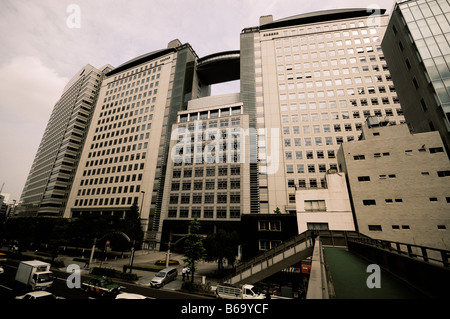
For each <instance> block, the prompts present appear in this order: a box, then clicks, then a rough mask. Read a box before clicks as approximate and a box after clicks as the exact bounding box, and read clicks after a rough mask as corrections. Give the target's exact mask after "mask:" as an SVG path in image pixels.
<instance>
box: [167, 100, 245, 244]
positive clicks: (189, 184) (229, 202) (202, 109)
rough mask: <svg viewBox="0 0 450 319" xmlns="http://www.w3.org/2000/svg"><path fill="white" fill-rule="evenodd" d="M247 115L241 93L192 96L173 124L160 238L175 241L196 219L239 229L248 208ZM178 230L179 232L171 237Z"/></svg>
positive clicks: (205, 227)
mask: <svg viewBox="0 0 450 319" xmlns="http://www.w3.org/2000/svg"><path fill="white" fill-rule="evenodd" d="M248 122H249V121H248V115H247V114H245V113H244V110H243V104H242V102H241V100H240V94H239V93H235V94H228V95H220V96H212V97H205V98H201V99H195V100H191V101H190V102H189V103H188V109H187V110H186V111H181V112H179V113H178V120H177V123H176V124H174V125H173V130H172V139H171V144H170V153H171V157H170V158H169V159H168V162H167V175H166V184H165V188H164V197H163V206H162V208H163V209H162V211H163V212H164V228H163V224H160V229H159V234H160V236H161V240H160V242H162V243H168V242H169V240H170V241H171V242H176V241H177V240H178V239H181V238H180V235H183V234H187V233H188V225H189V222H190V221H191V220H192V219H194V218H197V219H198V220H199V221H200V222H201V224H202V231H203V232H206V233H212V232H214V230H215V229H217V227H221V228H225V229H226V228H228V229H236V228H237V227H238V224H236V222H240V221H241V216H242V215H244V214H249V213H250V162H251V161H250V158H249V141H250V135H251V134H252V131H251V130H250V129H249V123H248ZM173 234H177V235H178V236H177V237H176V236H173Z"/></svg>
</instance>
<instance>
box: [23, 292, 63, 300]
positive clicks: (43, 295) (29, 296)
mask: <svg viewBox="0 0 450 319" xmlns="http://www.w3.org/2000/svg"><path fill="white" fill-rule="evenodd" d="M16 299H24V300H35V299H39V300H48V299H50V300H51V299H64V298H63V297H57V296H55V295H54V294H52V293H51V292H48V291H44V290H38V291H32V292H28V293H26V294H25V295H22V296H17V297H16Z"/></svg>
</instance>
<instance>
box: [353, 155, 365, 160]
mask: <svg viewBox="0 0 450 319" xmlns="http://www.w3.org/2000/svg"><path fill="white" fill-rule="evenodd" d="M353 159H354V160H355V161H360V160H364V159H366V157H365V156H364V155H355V156H353Z"/></svg>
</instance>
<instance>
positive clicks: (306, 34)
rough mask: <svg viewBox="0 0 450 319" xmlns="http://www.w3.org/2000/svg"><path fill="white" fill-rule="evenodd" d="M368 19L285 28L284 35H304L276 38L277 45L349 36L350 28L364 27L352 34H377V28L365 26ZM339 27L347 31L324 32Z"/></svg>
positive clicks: (335, 29)
mask: <svg viewBox="0 0 450 319" xmlns="http://www.w3.org/2000/svg"><path fill="white" fill-rule="evenodd" d="M367 21H368V20H362V21H358V22H356V21H355V22H353V21H352V22H348V23H346V22H342V23H341V24H340V25H339V24H333V25H330V24H328V23H327V24H323V25H317V26H314V27H307V28H303V27H301V28H300V29H297V28H292V29H290V30H284V31H283V36H293V35H297V34H298V35H303V36H301V37H288V38H284V39H276V41H275V43H276V44H277V45H281V44H282V43H283V44H285V45H286V44H289V43H297V42H298V41H300V42H305V41H306V40H308V41H314V40H315V39H316V40H322V39H324V38H331V37H332V36H334V37H335V38H338V37H340V36H341V33H342V36H344V37H348V36H349V35H350V30H348V29H349V28H352V29H353V28H357V27H358V28H363V29H355V30H352V34H353V35H355V33H354V31H356V32H358V31H359V34H361V35H366V34H369V33H370V34H376V32H377V29H375V28H365V26H366V23H367ZM339 29H342V30H345V31H338V32H333V33H331V32H330V33H322V32H328V31H337V30H339ZM313 33H317V34H313Z"/></svg>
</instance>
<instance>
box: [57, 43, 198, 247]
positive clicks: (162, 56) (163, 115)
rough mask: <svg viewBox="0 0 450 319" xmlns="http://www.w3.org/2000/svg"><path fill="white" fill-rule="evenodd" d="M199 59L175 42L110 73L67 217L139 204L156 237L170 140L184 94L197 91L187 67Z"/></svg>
mask: <svg viewBox="0 0 450 319" xmlns="http://www.w3.org/2000/svg"><path fill="white" fill-rule="evenodd" d="M196 58H197V57H196V55H195V52H194V51H193V50H192V48H191V47H190V46H189V45H181V43H180V42H179V41H177V42H176V43H172V42H171V43H170V44H169V47H168V48H167V49H163V50H159V51H155V52H151V53H149V54H147V55H144V56H141V57H138V58H136V59H133V60H130V61H128V62H126V63H124V64H123V65H121V66H119V67H117V68H115V69H114V70H113V71H111V72H109V73H107V74H106V78H105V79H104V81H103V83H102V87H101V90H100V93H99V99H98V104H97V107H96V109H95V112H94V114H93V118H92V125H91V128H90V130H89V133H88V135H87V139H86V145H87V146H86V147H85V151H84V152H83V154H82V156H81V158H80V166H79V169H78V171H77V174H76V176H75V178H74V181H73V185H74V187H73V189H72V192H71V194H70V198H69V201H68V205H67V208H66V210H65V214H64V217H67V218H68V217H76V216H79V215H81V214H91V213H97V214H119V216H122V215H123V214H126V212H127V211H128V210H129V209H130V207H131V205H132V204H133V203H136V204H137V205H138V207H139V212H140V218H141V222H142V227H143V230H144V231H145V235H146V237H145V240H146V241H150V240H152V239H153V240H154V238H151V236H152V234H154V233H153V232H152V230H153V227H156V228H158V226H159V225H157V226H155V225H154V224H155V223H156V224H159V221H160V219H159V213H160V206H158V205H159V203H158V197H159V196H162V186H163V185H164V175H165V163H166V157H167V146H166V143H168V142H169V140H170V129H171V125H172V123H173V121H174V119H176V111H177V110H181V109H182V108H183V102H182V100H183V97H184V96H185V95H186V94H188V93H189V94H192V91H193V90H192V89H193V87H194V86H193V84H192V82H193V79H192V77H193V72H189V71H188V69H189V65H191V64H192V63H194V62H193V61H195V59H196ZM175 80H176V81H175ZM177 85H178V86H177ZM194 96H195V97H197V94H196V93H194ZM172 104H173V105H172ZM174 115H175V116H174Z"/></svg>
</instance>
